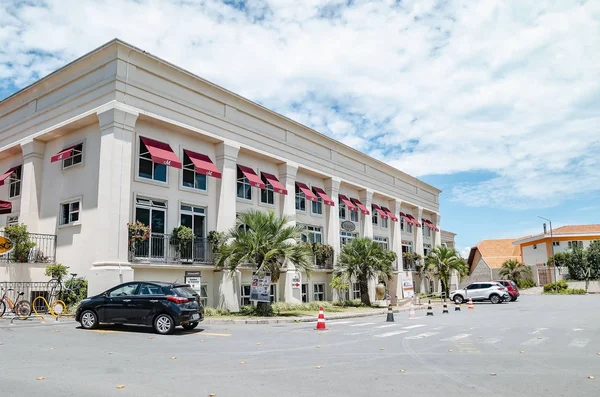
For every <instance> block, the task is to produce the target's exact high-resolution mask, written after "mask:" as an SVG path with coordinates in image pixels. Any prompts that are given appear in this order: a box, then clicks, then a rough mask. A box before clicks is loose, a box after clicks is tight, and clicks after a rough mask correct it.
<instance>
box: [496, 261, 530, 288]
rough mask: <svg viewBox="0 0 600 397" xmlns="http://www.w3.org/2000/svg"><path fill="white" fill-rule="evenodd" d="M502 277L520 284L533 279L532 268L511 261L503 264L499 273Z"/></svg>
mask: <svg viewBox="0 0 600 397" xmlns="http://www.w3.org/2000/svg"><path fill="white" fill-rule="evenodd" d="M498 274H499V275H500V277H502V278H503V279H505V280H512V281H514V282H515V283H518V282H519V281H521V280H526V279H531V277H532V274H531V268H530V267H529V266H527V265H525V264H523V263H521V262H519V261H517V260H514V259H510V260H508V261H506V262H504V263H503V264H502V267H501V268H500V270H499V271H498Z"/></svg>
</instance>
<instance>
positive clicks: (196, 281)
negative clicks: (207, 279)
mask: <svg viewBox="0 0 600 397" xmlns="http://www.w3.org/2000/svg"><path fill="white" fill-rule="evenodd" d="M184 283H186V284H189V285H190V287H192V289H193V290H194V291H196V292H197V293H198V294H199V295H200V290H201V285H202V275H201V273H200V272H197V271H195V272H192V271H186V272H185V278H184Z"/></svg>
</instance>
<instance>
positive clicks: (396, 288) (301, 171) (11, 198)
mask: <svg viewBox="0 0 600 397" xmlns="http://www.w3.org/2000/svg"><path fill="white" fill-rule="evenodd" d="M0 167H3V168H2V170H3V171H4V170H5V172H4V174H3V175H2V176H1V177H0V186H4V187H0V195H1V196H2V197H0V199H1V201H0V214H2V215H0V222H2V224H4V225H7V224H14V223H20V224H25V225H26V226H27V228H28V231H29V232H30V233H31V234H30V239H31V241H33V242H35V243H36V244H35V247H33V248H31V249H30V250H29V253H28V254H27V255H25V257H21V258H16V257H15V255H14V252H13V253H11V254H9V255H8V256H7V255H5V256H4V257H3V258H2V260H3V261H4V262H3V263H0V281H7V280H8V281H43V280H46V279H47V278H46V277H45V276H44V275H43V273H44V268H45V267H46V266H47V264H48V263H51V262H54V261H56V262H59V263H63V264H65V265H67V266H69V267H70V270H71V271H73V272H75V273H78V274H79V275H81V276H85V277H86V279H88V281H89V293H90V294H94V293H98V292H101V291H102V290H104V289H106V288H108V287H110V286H112V285H114V284H116V283H118V282H123V281H129V280H156V279H159V280H165V281H175V280H179V281H184V277H185V274H186V271H199V272H200V273H201V281H202V289H201V295H202V297H203V299H204V300H205V303H206V304H208V305H209V306H218V307H226V308H229V309H231V310H236V309H237V308H239V307H240V305H244V304H247V303H248V302H249V296H248V295H249V286H250V279H251V275H252V270H251V269H247V270H242V271H240V272H238V273H236V274H231V273H229V272H227V271H219V270H216V269H215V268H214V266H213V264H212V250H211V246H210V242H209V235H210V232H211V231H220V232H223V231H227V230H229V229H230V228H231V227H233V226H234V225H235V221H236V216H237V214H238V213H239V212H241V211H244V210H248V209H260V210H265V211H274V212H275V213H277V214H278V215H285V216H288V217H290V218H291V219H292V220H293V221H294V222H297V223H300V224H303V225H305V226H306V230H307V236H306V239H307V240H310V241H313V242H321V243H323V244H328V245H331V246H332V247H333V249H334V251H335V252H336V253H337V252H339V250H340V247H341V246H342V245H343V244H345V243H347V242H348V241H349V240H351V239H353V238H356V237H359V236H366V237H371V238H373V239H375V240H376V241H378V242H380V243H381V244H382V245H383V246H385V247H386V248H388V249H390V250H393V251H395V252H397V253H398V258H399V259H398V263H396V264H395V277H394V279H393V280H392V281H391V283H390V285H389V290H390V295H391V296H392V297H395V296H398V297H401V296H402V294H401V287H400V283H399V282H398V273H399V272H401V271H402V270H403V263H402V255H401V253H402V252H403V251H412V252H417V253H420V254H422V255H426V254H427V252H428V250H430V249H431V248H432V247H434V246H436V245H439V244H441V232H440V229H439V223H440V214H439V194H440V190H438V189H436V188H435V187H433V186H430V185H428V184H426V183H424V182H422V181H420V180H418V179H416V178H414V177H412V176H410V175H407V174H405V173H403V172H401V171H399V170H397V169H394V168H392V167H390V166H388V165H386V164H384V163H383V162H380V161H377V160H375V159H373V158H370V157H368V156H366V155H365V154H363V153H360V152H358V151H356V150H353V149H351V148H349V147H347V146H345V145H343V144H341V143H339V142H336V141H334V140H332V139H330V138H328V137H326V136H324V135H322V134H320V133H318V132H316V131H314V130H311V129H309V128H307V127H305V126H303V125H300V124H298V123H296V122H294V121H292V120H290V119H287V118H285V117H284V116H281V115H279V114H276V113H274V112H272V111H270V110H268V109H266V108H264V107H261V106H260V105H257V104H255V103H253V102H250V101H248V100H247V99H244V98H242V97H240V96H238V95H236V94H234V93H232V92H229V91H227V90H225V89H223V88H221V87H218V86H216V85H214V84H212V83H210V82H208V81H206V80H203V79H201V78H199V77H197V76H194V75H192V74H190V73H189V72H186V71H185V70H182V69H180V68H178V67H176V66H174V65H171V64H169V63H167V62H165V61H163V60H161V59H159V58H156V57H154V56H152V55H149V54H147V53H145V52H144V51H142V50H139V49H137V48H135V47H133V46H130V45H128V44H126V43H123V42H121V41H119V40H114V41H111V42H109V43H107V44H106V45H104V46H102V47H100V48H98V49H96V50H94V51H93V52H91V53H89V54H87V55H85V56H83V57H82V58H80V59H78V60H76V61H74V62H72V63H71V64H69V65H67V66H65V67H64V68H62V69H60V70H58V71H56V72H54V73H52V74H51V75H49V76H47V77H45V78H43V79H42V80H40V81H38V82H36V83H34V84H33V85H31V86H29V87H27V88H25V89H23V90H21V91H19V92H17V93H16V94H14V95H12V96H11V97H9V98H6V99H5V100H3V101H2V102H0ZM135 221H140V222H142V223H144V224H145V225H149V226H151V230H152V233H151V236H150V238H149V239H148V240H147V241H146V242H144V243H138V244H137V245H136V246H135V248H133V249H132V247H131V246H130V244H129V230H128V223H132V222H135ZM180 225H184V226H189V227H190V228H192V230H193V232H194V241H193V244H192V247H191V249H189V250H186V252H183V251H181V252H180V251H179V250H176V249H175V246H174V245H173V244H172V243H171V241H172V239H171V236H170V233H171V232H172V230H173V229H174V228H176V227H178V226H180ZM11 255H12V257H11ZM332 265H333V263H332V262H331V261H329V262H327V263H318V264H317V271H316V272H314V274H313V275H312V276H311V278H310V279H309V278H307V277H304V275H297V274H296V272H295V270H294V268H293V265H290V266H288V268H287V271H286V272H284V274H283V277H282V278H281V279H280V280H279V282H278V283H277V284H274V285H273V286H272V288H271V292H272V299H273V300H281V301H301V300H308V301H310V300H331V299H333V298H334V296H333V291H332V289H331V288H330V286H329V282H330V281H331V273H332ZM297 276H300V277H301V280H302V282H301V284H302V286H301V288H296V287H293V286H292V278H294V277H297ZM372 290H373V294H374V288H372ZM350 293H351V294H355V291H352V290H351V291H350Z"/></svg>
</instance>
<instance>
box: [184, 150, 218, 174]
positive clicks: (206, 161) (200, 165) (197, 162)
mask: <svg viewBox="0 0 600 397" xmlns="http://www.w3.org/2000/svg"><path fill="white" fill-rule="evenodd" d="M183 151H184V153H185V154H187V155H188V157H189V158H190V160H192V163H194V168H196V172H197V173H198V174H202V175H206V176H212V177H213V178H221V171H219V169H218V168H217V166H216V165H215V164H214V163H213V162H212V161H211V159H210V157H208V156H207V155H205V154H201V153H196V152H192V151H191V150H186V149H183Z"/></svg>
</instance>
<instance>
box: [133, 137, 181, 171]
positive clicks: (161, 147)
mask: <svg viewBox="0 0 600 397" xmlns="http://www.w3.org/2000/svg"><path fill="white" fill-rule="evenodd" d="M140 139H141V141H142V142H143V143H144V145H146V148H147V149H148V152H150V156H152V161H154V162H155V163H158V164H163V165H168V166H169V167H174V168H181V161H180V160H179V158H178V157H177V155H176V154H175V152H173V149H171V146H169V144H168V143H164V142H159V141H155V140H154V139H150V138H144V137H140Z"/></svg>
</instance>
